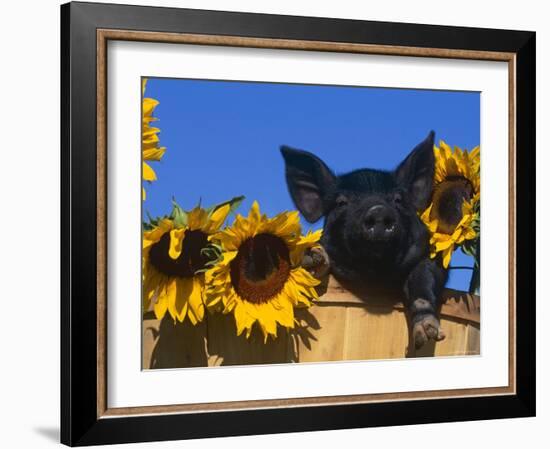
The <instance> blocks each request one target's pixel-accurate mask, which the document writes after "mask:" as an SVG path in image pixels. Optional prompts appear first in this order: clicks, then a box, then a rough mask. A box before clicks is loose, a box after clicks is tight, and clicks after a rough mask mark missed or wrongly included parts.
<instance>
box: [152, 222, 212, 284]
mask: <svg viewBox="0 0 550 449" xmlns="http://www.w3.org/2000/svg"><path fill="white" fill-rule="evenodd" d="M207 245H208V236H207V235H206V234H205V233H204V232H202V231H187V232H186V233H185V237H184V239H183V242H182V246H181V254H180V255H179V257H178V258H177V259H172V258H171V257H170V256H169V255H168V250H169V248H170V234H169V233H166V234H164V235H163V236H162V237H161V239H160V240H159V241H158V242H157V243H155V244H154V245H153V246H152V247H151V251H150V252H149V260H150V262H151V265H153V266H154V267H155V268H156V269H157V270H158V271H160V272H161V273H163V274H165V275H167V276H179V277H193V276H194V275H195V273H196V272H197V271H198V270H201V269H203V268H204V266H205V264H206V262H208V259H207V258H206V257H205V256H203V255H202V254H201V250H202V249H203V248H206V246H207Z"/></svg>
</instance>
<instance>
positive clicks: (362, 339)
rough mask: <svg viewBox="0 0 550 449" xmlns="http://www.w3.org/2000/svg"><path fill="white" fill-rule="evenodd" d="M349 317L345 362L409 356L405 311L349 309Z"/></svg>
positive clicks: (347, 314) (350, 307)
mask: <svg viewBox="0 0 550 449" xmlns="http://www.w3.org/2000/svg"><path fill="white" fill-rule="evenodd" d="M346 317H347V327H346V336H345V342H346V345H345V351H344V360H373V359H393V358H403V357H405V355H406V349H407V343H408V331H407V321H406V319H405V315H404V314H403V313H402V312H399V311H397V310H392V311H391V312H390V313H387V311H386V309H384V308H381V309H379V310H377V309H375V308H370V309H366V308H364V307H352V306H349V307H347V309H346ZM325 338H326V337H325Z"/></svg>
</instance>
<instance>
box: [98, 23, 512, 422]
mask: <svg viewBox="0 0 550 449" xmlns="http://www.w3.org/2000/svg"><path fill="white" fill-rule="evenodd" d="M96 35H97V179H98V183H97V353H98V360H97V417H98V418H108V417H120V416H135V415H154V414H169V413H197V412H211V411H227V410H243V409H263V408H286V407H297V406H324V405H343V404H353V403H374V402H388V401H404V400H420V399H443V398H451V397H480V396H497V395H514V394H515V393H516V378H515V373H516V365H515V364H516V326H515V317H516V289H515V286H516V260H515V251H514V248H515V245H516V235H515V229H516V204H515V198H516V178H515V173H516V169H515V162H516V151H517V150H516V137H515V129H516V109H515V105H516V96H515V93H516V79H515V72H516V71H515V66H516V55H515V53H506V52H492V51H473V50H454V49H440V48H422V47H402V46H388V45H371V44H354V43H335V42H322V41H300V40H286V39H264V38H247V37H236V36H221V35H200V34H180V33H158V32H147V31H126V30H112V29H98V30H97V32H96ZM109 40H122V41H138V42H158V43H180V44H194V45H216V46H232V47H250V48H270V49H287V50H302V51H327V52H342V53H363V54H376V55H394V56H414V57H428V58H450V59H475V60H485V61H501V62H507V63H508V73H509V82H508V85H509V110H508V119H509V120H508V129H509V131H508V133H509V145H508V147H509V148H508V151H509V166H508V171H509V193H508V197H509V198H508V204H509V220H508V223H509V224H508V226H509V241H508V253H509V299H508V302H509V324H508V335H509V341H508V348H509V353H508V386H505V387H487V388H467V389H453V390H432V391H421V392H397V393H378V394H361V395H346V396H323V397H313V398H312V397H306V398H291V399H270V400H254V401H232V402H216V403H202V404H178V405H158V406H139V407H121V408H108V407H107V361H106V353H107V339H106V332H107V327H106V323H107V307H106V302H107V297H106V281H107V234H106V226H107V207H106V204H107V197H106V194H107V177H106V174H107V172H106V167H107V110H106V108H107V104H106V100H107V95H106V94H107V91H106V83H107V42H108V41H109Z"/></svg>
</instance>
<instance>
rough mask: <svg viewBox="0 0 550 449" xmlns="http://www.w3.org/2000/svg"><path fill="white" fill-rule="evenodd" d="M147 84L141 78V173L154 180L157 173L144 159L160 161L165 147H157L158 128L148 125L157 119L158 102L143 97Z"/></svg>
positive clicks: (147, 179) (145, 80)
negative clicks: (155, 115)
mask: <svg viewBox="0 0 550 449" xmlns="http://www.w3.org/2000/svg"><path fill="white" fill-rule="evenodd" d="M146 85H147V79H146V78H143V80H142V82H141V95H142V98H143V100H142V112H141V113H142V118H141V151H142V154H143V168H142V175H143V179H144V181H149V182H151V181H155V180H156V179H157V175H156V173H155V171H154V170H153V169H152V168H151V166H150V165H149V164H148V163H147V162H145V161H160V160H161V158H162V156H163V155H164V152H165V151H166V148H165V147H159V137H158V135H157V134H158V133H159V132H160V129H158V128H155V127H152V126H150V123H151V122H154V121H156V120H158V119H157V118H156V117H153V112H154V111H155V108H156V107H157V106H158V104H159V102H158V101H157V100H155V99H153V98H145V86H146ZM141 192H142V198H143V199H144V200H145V189H144V188H143V187H142V189H141Z"/></svg>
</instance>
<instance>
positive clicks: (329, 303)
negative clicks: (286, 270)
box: [143, 277, 480, 369]
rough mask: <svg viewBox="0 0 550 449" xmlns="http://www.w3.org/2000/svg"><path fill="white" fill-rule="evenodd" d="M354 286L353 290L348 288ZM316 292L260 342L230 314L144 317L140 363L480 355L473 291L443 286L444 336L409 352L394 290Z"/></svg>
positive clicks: (327, 287)
mask: <svg viewBox="0 0 550 449" xmlns="http://www.w3.org/2000/svg"><path fill="white" fill-rule="evenodd" d="M352 291H353V293H352ZM320 293H322V295H321V296H320V298H319V300H317V301H316V302H315V304H314V305H313V306H312V307H310V308H307V309H298V310H296V320H297V326H296V328H295V329H291V330H288V331H287V330H286V329H282V328H280V327H279V329H278V335H277V338H276V339H275V340H271V339H270V340H268V342H267V343H265V344H264V342H263V337H262V335H261V334H260V332H258V331H257V329H254V331H255V332H253V333H252V335H251V337H250V338H249V339H246V338H245V337H244V336H240V337H238V336H237V335H236V328H235V321H234V318H233V316H232V315H222V314H220V313H217V314H212V315H210V314H208V315H207V316H206V319H205V320H204V321H203V322H202V323H199V324H197V325H196V326H193V325H191V324H190V323H189V322H188V321H186V322H184V323H174V321H173V320H172V318H171V317H169V316H166V317H165V318H164V319H163V320H162V321H159V320H156V319H155V317H154V315H153V313H152V312H150V311H149V312H147V313H145V314H144V317H143V369H162V368H183V367H199V366H219V365H250V364H254V365H255V364H265V363H292V362H325V361H341V360H373V359H393V358H404V357H426V356H463V355H478V354H479V352H480V333H479V322H480V302H479V297H478V296H475V295H470V294H468V293H465V292H460V291H456V290H450V289H447V290H445V291H444V295H443V301H442V305H441V309H440V317H441V326H442V328H443V330H444V331H445V335H446V338H445V339H444V340H443V341H440V342H437V343H435V342H430V343H428V344H426V345H425V346H424V347H423V348H421V349H420V350H415V349H414V345H412V344H411V342H410V337H409V334H410V329H409V323H408V320H407V316H406V314H405V310H404V308H403V304H402V303H401V302H400V298H399V297H398V296H399V294H398V293H396V292H391V293H390V292H387V291H379V292H374V293H373V292H372V291H371V292H368V293H365V292H359V293H358V292H357V291H356V290H353V289H349V288H344V287H342V286H341V285H340V284H339V283H338V282H337V281H336V280H335V279H333V278H332V277H331V278H329V279H328V280H327V281H326V282H325V283H324V285H323V286H322V287H321V291H320Z"/></svg>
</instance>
